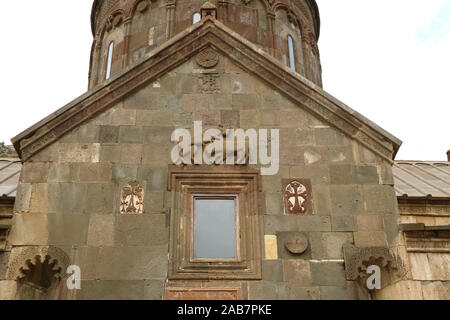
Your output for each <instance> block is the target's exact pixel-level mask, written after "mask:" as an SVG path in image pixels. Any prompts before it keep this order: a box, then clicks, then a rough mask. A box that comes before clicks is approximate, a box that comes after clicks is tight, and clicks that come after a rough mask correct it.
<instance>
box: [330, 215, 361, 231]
mask: <svg viewBox="0 0 450 320" xmlns="http://www.w3.org/2000/svg"><path fill="white" fill-rule="evenodd" d="M331 229H332V231H341V232H345V231H357V230H358V226H357V224H356V218H355V217H354V216H336V217H331Z"/></svg>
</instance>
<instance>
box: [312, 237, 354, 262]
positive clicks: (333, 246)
mask: <svg viewBox="0 0 450 320" xmlns="http://www.w3.org/2000/svg"><path fill="white" fill-rule="evenodd" d="M310 238H311V247H312V250H311V251H312V258H313V259H319V260H320V259H329V260H332V259H343V258H344V254H343V250H342V248H343V246H344V244H352V243H353V234H352V233H351V232H311V233H310Z"/></svg>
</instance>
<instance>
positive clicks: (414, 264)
mask: <svg viewBox="0 0 450 320" xmlns="http://www.w3.org/2000/svg"><path fill="white" fill-rule="evenodd" d="M408 257H409V262H410V263H409V265H410V267H411V277H412V279H413V280H433V274H432V271H431V268H430V263H429V261H428V256H427V254H426V253H415V252H414V253H409V254H408Z"/></svg>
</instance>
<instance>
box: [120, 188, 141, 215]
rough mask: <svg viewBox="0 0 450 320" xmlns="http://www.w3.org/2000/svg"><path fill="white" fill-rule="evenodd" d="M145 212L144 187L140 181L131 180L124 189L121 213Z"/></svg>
mask: <svg viewBox="0 0 450 320" xmlns="http://www.w3.org/2000/svg"><path fill="white" fill-rule="evenodd" d="M143 212H144V188H143V187H142V185H141V184H140V183H139V182H138V181H130V182H128V184H127V185H126V186H125V187H123V189H122V198H121V202H120V213H121V214H142V213H143Z"/></svg>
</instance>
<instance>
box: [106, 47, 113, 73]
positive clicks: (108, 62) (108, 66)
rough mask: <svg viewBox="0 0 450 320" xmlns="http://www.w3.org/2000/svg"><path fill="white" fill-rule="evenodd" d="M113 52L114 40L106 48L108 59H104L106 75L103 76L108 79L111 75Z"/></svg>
mask: <svg viewBox="0 0 450 320" xmlns="http://www.w3.org/2000/svg"><path fill="white" fill-rule="evenodd" d="M113 52H114V42H111V43H110V44H109V48H108V59H107V60H106V76H105V79H106V80H108V79H109V78H110V77H111V67H112V59H113Z"/></svg>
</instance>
